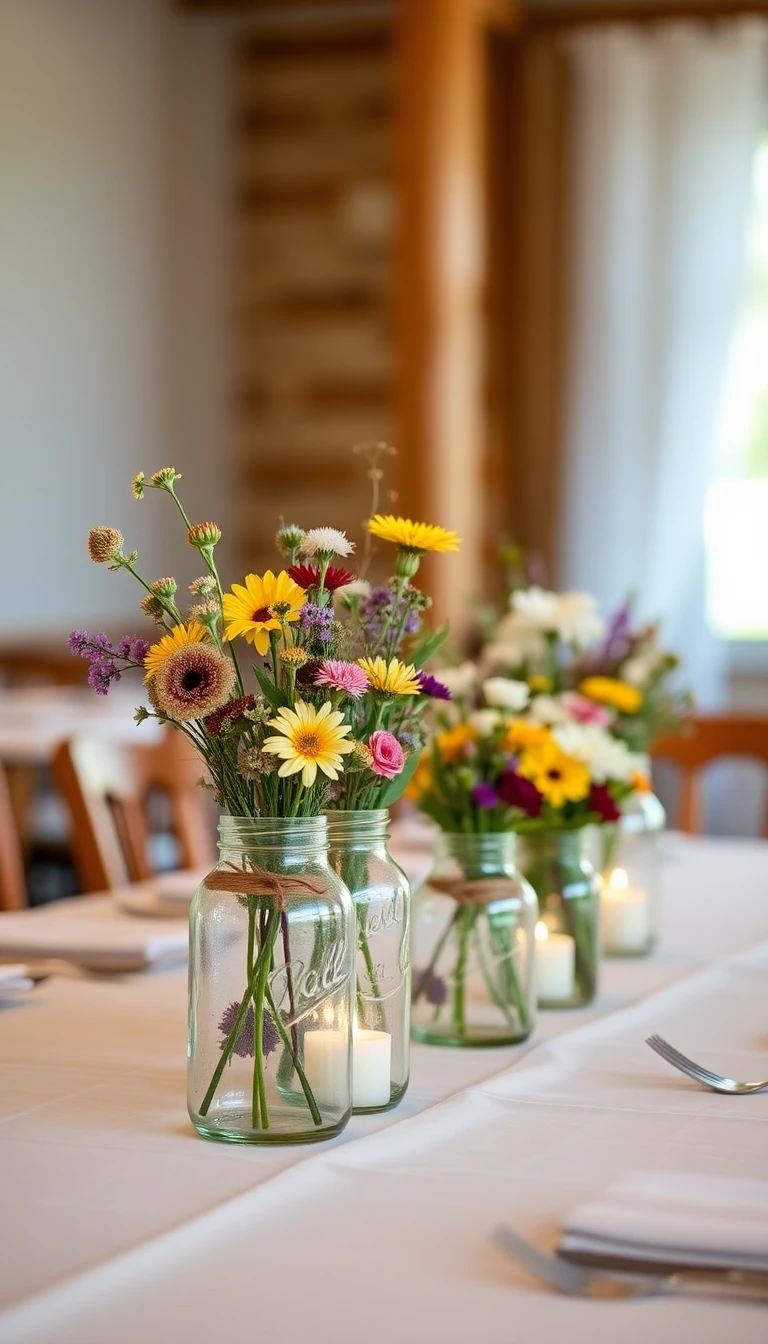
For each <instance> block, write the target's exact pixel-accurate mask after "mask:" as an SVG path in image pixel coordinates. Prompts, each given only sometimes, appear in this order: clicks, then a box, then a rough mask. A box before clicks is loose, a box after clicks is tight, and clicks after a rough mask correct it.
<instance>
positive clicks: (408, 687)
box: [357, 658, 421, 695]
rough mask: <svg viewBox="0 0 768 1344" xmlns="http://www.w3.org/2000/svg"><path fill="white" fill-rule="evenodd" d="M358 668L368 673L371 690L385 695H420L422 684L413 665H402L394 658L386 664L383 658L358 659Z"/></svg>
mask: <svg viewBox="0 0 768 1344" xmlns="http://www.w3.org/2000/svg"><path fill="white" fill-rule="evenodd" d="M357 663H358V667H362V669H363V671H364V672H365V673H366V675H367V677H368V680H369V682H370V683H371V689H372V690H374V691H381V692H383V693H384V694H385V695H420V694H421V682H420V681H419V678H418V675H417V673H416V668H415V667H413V666H412V664H410V663H408V664H406V663H401V662H400V659H399V658H393V659H392V660H391V661H390V662H389V663H386V662H385V661H384V659H383V658H358V660H357Z"/></svg>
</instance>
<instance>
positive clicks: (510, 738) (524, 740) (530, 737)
mask: <svg viewBox="0 0 768 1344" xmlns="http://www.w3.org/2000/svg"><path fill="white" fill-rule="evenodd" d="M506 728H507V733H506V737H505V738H504V750H505V751H510V752H518V751H525V750H526V749H527V748H529V747H543V746H545V745H546V744H547V743H549V742H551V741H552V734H551V733H550V731H549V729H548V728H545V727H544V725H543V723H531V722H530V720H529V719H509V720H508V722H507V725H506Z"/></svg>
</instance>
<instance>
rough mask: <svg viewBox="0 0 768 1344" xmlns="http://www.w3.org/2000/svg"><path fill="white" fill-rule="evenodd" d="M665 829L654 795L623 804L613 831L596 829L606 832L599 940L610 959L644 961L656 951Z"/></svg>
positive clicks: (634, 797) (633, 797) (639, 795)
mask: <svg viewBox="0 0 768 1344" xmlns="http://www.w3.org/2000/svg"><path fill="white" fill-rule="evenodd" d="M666 824H667V815H666V812H665V811H664V808H663V807H662V805H661V803H660V801H659V799H658V798H657V797H656V795H655V793H650V792H643V793H633V794H631V795H630V797H629V798H627V799H625V801H624V802H623V803H622V805H621V820H620V821H619V822H617V823H616V825H615V826H604V827H600V828H599V829H600V830H601V831H603V832H604V835H603V836H602V872H603V893H602V898H601V921H602V940H603V952H604V954H605V955H606V956H608V957H644V956H647V955H648V954H649V953H650V952H652V951H653V949H654V947H655V946H656V941H657V938H658V926H659V886H660V881H661V837H662V835H663V834H664V830H665V828H666Z"/></svg>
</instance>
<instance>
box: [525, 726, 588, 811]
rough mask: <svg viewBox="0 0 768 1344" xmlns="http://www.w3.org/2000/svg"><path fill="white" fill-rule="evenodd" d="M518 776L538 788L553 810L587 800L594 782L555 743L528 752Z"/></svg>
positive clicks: (584, 770) (579, 765) (585, 769)
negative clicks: (583, 799)
mask: <svg viewBox="0 0 768 1344" xmlns="http://www.w3.org/2000/svg"><path fill="white" fill-rule="evenodd" d="M517 772H518V774H520V775H522V776H523V778H524V779H529V780H530V781H531V783H532V784H535V786H536V788H537V789H538V790H539V793H540V794H541V795H542V796H543V797H544V798H545V799H546V800H547V802H548V803H551V804H552V806H553V807H564V806H565V804H566V803H578V802H580V801H581V799H582V798H586V796H587V794H588V793H589V789H590V785H591V782H592V781H591V778H590V774H589V771H588V769H587V767H586V766H585V765H582V763H581V761H577V760H574V758H573V756H567V755H566V754H565V752H564V751H561V750H560V748H559V747H558V745H557V743H556V742H554V741H552V742H548V743H545V744H544V745H543V746H541V747H531V748H529V750H527V751H524V752H523V754H522V756H521V757H520V760H519V762H518V765H517Z"/></svg>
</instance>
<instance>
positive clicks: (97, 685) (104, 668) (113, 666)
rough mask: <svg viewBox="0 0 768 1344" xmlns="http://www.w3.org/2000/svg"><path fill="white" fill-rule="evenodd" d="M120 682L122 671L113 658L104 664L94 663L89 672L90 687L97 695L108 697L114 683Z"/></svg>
mask: <svg viewBox="0 0 768 1344" xmlns="http://www.w3.org/2000/svg"><path fill="white" fill-rule="evenodd" d="M119 680H120V669H119V668H118V666H117V663H116V662H115V661H114V659H113V658H108V659H106V661H105V662H103V663H97V662H95V661H94V662H92V663H91V666H90V668H89V670H88V685H89V686H91V687H93V690H94V691H95V692H96V694H97V695H106V694H107V692H108V691H109V688H110V686H111V685H112V682H113V681H119Z"/></svg>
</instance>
